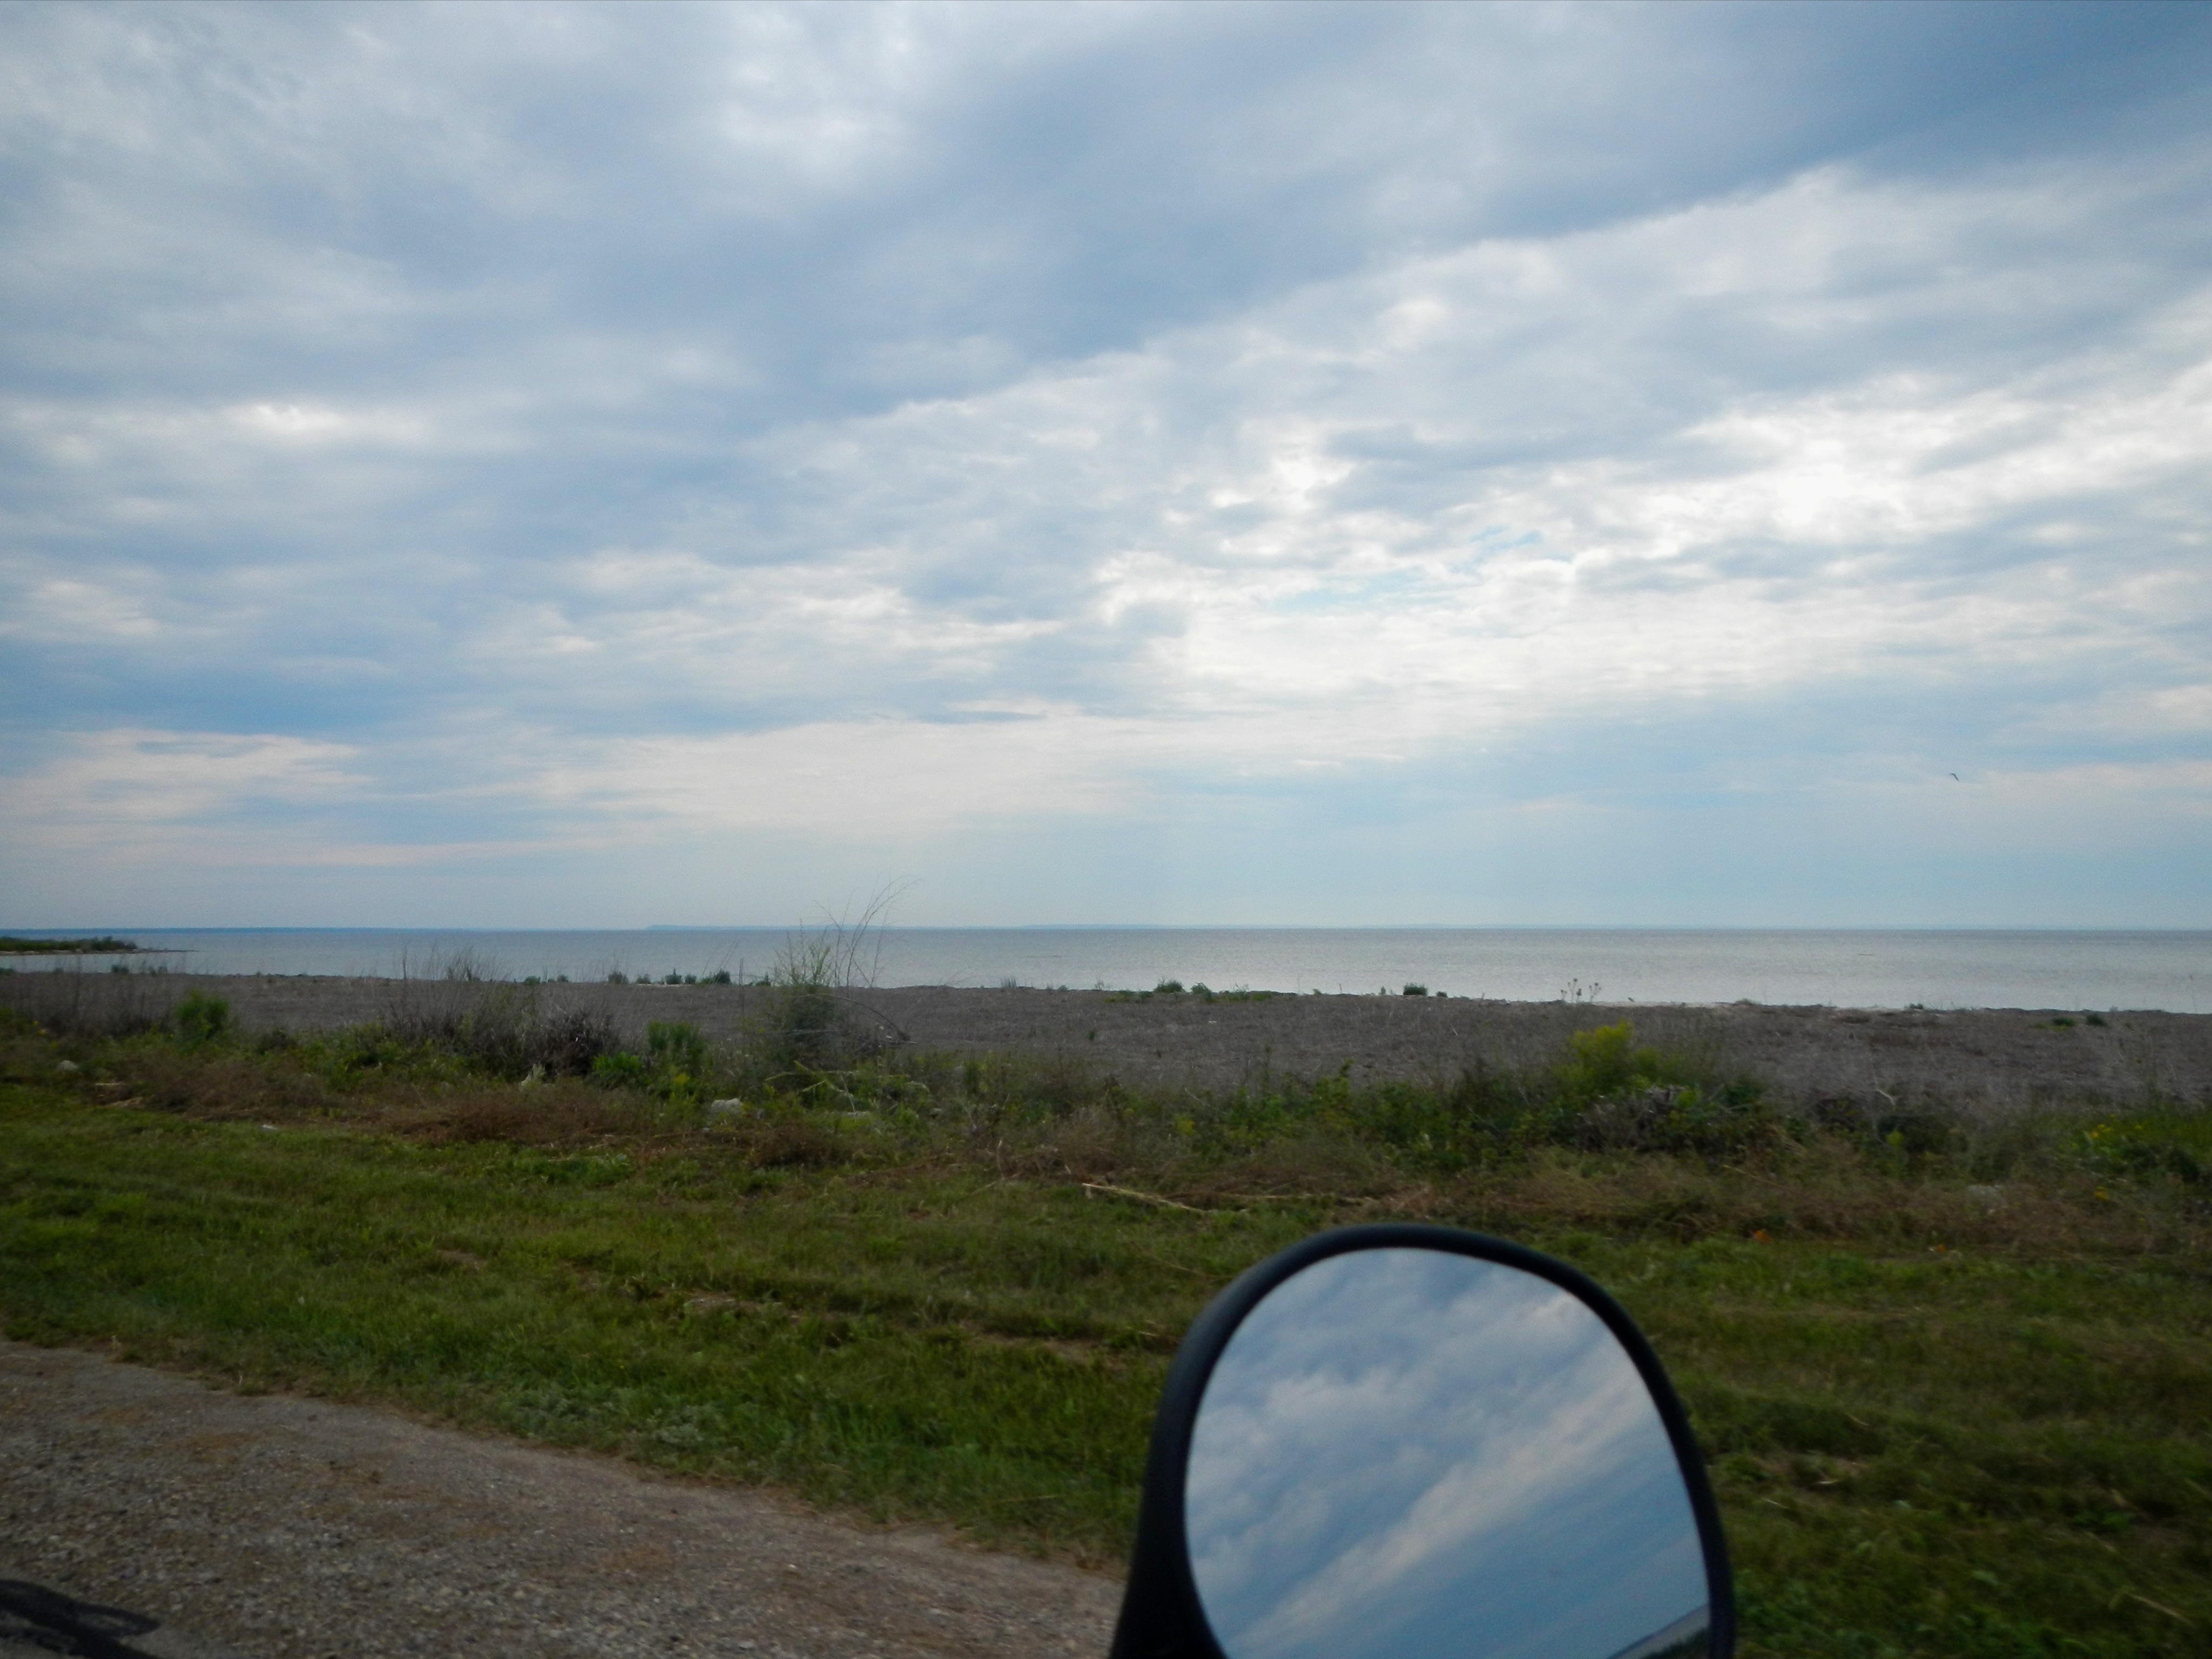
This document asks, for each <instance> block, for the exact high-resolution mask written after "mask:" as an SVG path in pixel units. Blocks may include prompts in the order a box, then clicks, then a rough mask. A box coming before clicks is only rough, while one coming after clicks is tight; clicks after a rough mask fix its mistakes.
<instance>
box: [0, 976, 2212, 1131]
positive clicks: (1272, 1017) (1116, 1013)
mask: <svg viewBox="0 0 2212 1659" xmlns="http://www.w3.org/2000/svg"><path fill="white" fill-rule="evenodd" d="M195 990H197V991H205V992H210V993H213V994H216V995H220V996H222V997H223V998H225V999H227V1000H228V1002H229V1003H230V1005H231V1008H232V1010H233V1012H234V1017H235V1018H236V1019H237V1020H238V1022H239V1024H240V1025H241V1026H242V1027H243V1028H244V1029H246V1030H248V1031H252V1032H260V1031H267V1030H279V1029H281V1030H290V1031H294V1032H308V1031H317V1030H334V1029H338V1028H342V1027H345V1026H349V1025H356V1024H363V1023H366V1022H369V1021H376V1020H383V1021H387V1022H404V1021H407V1020H410V1019H415V1018H422V1017H423V1016H425V1015H435V1014H438V1013H441V1012H465V1011H466V1010H467V1009H470V1008H471V1007H478V1006H483V1005H484V1004H486V1003H487V1002H488V1001H489V1000H493V999H514V998H525V999H528V1000H531V1002H532V1004H533V1005H534V1006H535V1007H536V1008H537V1010H538V1012H544V1013H550V1012H556V1011H559V1010H562V1009H569V1008H582V1009H589V1010H592V1011H593V1012H597V1013H599V1014H602V1015H604V1016H605V1017H606V1018H609V1019H611V1021H613V1023H614V1024H615V1025H616V1027H617V1029H618V1030H621V1031H622V1032H623V1033H624V1034H625V1036H627V1037H628V1038H629V1040H631V1041H634V1042H642V1040H643V1036H644V1031H645V1027H646V1025H647V1023H648V1022H649V1021H653V1020H681V1021H686V1022H689V1023H690V1024H694V1025H696V1026H697V1027H698V1029H699V1030H701V1031H702V1032H703V1033H705V1035H706V1036H708V1038H709V1039H711V1040H714V1041H720V1042H732V1041H738V1040H741V1039H742V1038H743V1037H744V1036H745V1034H746V1032H747V1031H748V1030H749V1029H750V1028H751V1027H752V1026H753V1025H754V1024H756V1023H757V1020H758V1018H760V1016H761V1015H762V1014H763V1012H764V1009H765V1006H766V999H767V996H768V994H767V993H765V992H763V991H760V990H757V989H753V988H750V987H744V986H720V985H635V984H631V985H604V984H573V985H572V984H553V985H542V986H529V985H512V984H484V983H469V982H452V981H435V980H430V981H424V980H388V979H326V978H311V977H305V976H302V977H270V976H256V975H238V976H216V975H182V974H131V975H124V974H117V975H106V974H74V973H68V972H64V973H59V974H55V973H46V972H39V973H27V974H20V975H9V976H5V977H0V1005H5V1006H12V1007H15V1008H19V1009H21V1010H22V1011H23V1012H27V1013H30V1014H33V1015H34V1016H36V1017H39V1018H63V1017H68V1016H70V1015H72V1014H74V1015H76V1016H77V1017H80V1018H82V1017H87V1016H89V1017H91V1018H94V1019H95V1020H100V1019H108V1018H131V1017H138V1018H146V1017H157V1016H159V1015H160V1014H161V1013H162V1012H166V1011H167V1009H168V1008H170V1007H172V1006H174V1004H175V1003H176V1002H177V1001H178V1000H180V999H182V998H183V997H184V996H185V994H188V993H190V992H191V991H195ZM846 1000H847V1001H848V1004H849V1006H850V1009H851V1012H852V1013H853V1016H854V1018H856V1019H857V1020H860V1021H861V1022H863V1023H865V1024H871V1025H872V1026H874V1027H875V1028H876V1029H878V1030H881V1031H882V1032H883V1033H884V1035H885V1036H887V1037H890V1038H891V1039H893V1040H895V1041H896V1042H899V1043H900V1044H902V1046H905V1047H908V1048H914V1049H921V1050H938V1051H942V1052H950V1053H955V1054H969V1053H994V1052H995V1053H1012V1054H1028V1055H1032V1056H1036V1057H1039V1058H1045V1059H1050V1060H1055V1061H1058V1062H1060V1063H1065V1064H1070V1065H1075V1066H1082V1067H1084V1068H1085V1069H1086V1070H1089V1071H1091V1072H1093V1073H1096V1074H1097V1075H1099V1076H1102V1077H1104V1076H1111V1077H1115V1078H1117V1079H1120V1080H1121V1082H1122V1083H1124V1084H1125V1085H1128V1086H1130V1087H1132V1088H1138V1089H1144V1090H1148V1091H1176V1090H1182V1089H1190V1090H1197V1091H1219V1090H1224V1089H1231V1088H1235V1087H1237V1086H1240V1085H1243V1086H1253V1085H1261V1086H1264V1085H1266V1084H1267V1083H1268V1082H1270V1081H1273V1080H1278V1079H1284V1078H1288V1077H1298V1078H1312V1077H1317V1076H1325V1075H1328V1074H1330V1073H1334V1072H1336V1071H1338V1070H1339V1069H1340V1068H1343V1067H1347V1066H1348V1067H1349V1068H1350V1075H1351V1077H1352V1080H1353V1081H1355V1082H1360V1083H1366V1082H1376V1081H1382V1080H1384V1079H1419V1080H1423V1081H1449V1080H1450V1079H1454V1078H1455V1077H1457V1076H1459V1075H1460V1074H1461V1073H1462V1072H1464V1071H1466V1070H1468V1069H1469V1068H1471V1067H1475V1066H1489V1067H1492V1068H1496V1069H1507V1070H1519V1069H1522V1068H1526V1067H1529V1066H1543V1065H1547V1064H1549V1063H1551V1062H1553V1060H1557V1059H1558V1058H1559V1055H1560V1054H1562V1052H1563V1051H1564V1049H1565V1044H1566V1041H1567V1037H1568V1036H1569V1034H1570V1033H1571V1032H1572V1031H1574V1030H1579V1029H1583V1028H1586V1027H1589V1026H1591V1025H1595V1024H1604V1023H1607V1022H1609V1021H1614V1020H1621V1019H1626V1020H1630V1021H1632V1022H1633V1023H1634V1025H1635V1027H1636V1032H1637V1037H1638V1041H1639V1042H1652V1043H1657V1044H1659V1045H1661V1046H1663V1047H1673V1048H1693V1049H1696V1050H1699V1051H1700V1052H1704V1053H1707V1054H1712V1055H1714V1056H1715V1057H1716V1058H1717V1060H1718V1062H1719V1064H1720V1065H1721V1066H1723V1068H1724V1069H1726V1070H1729V1071H1732V1072H1735V1073H1740V1074H1743V1075H1747V1076H1750V1077H1754V1078H1757V1079H1759V1080H1761V1081H1762V1082H1764V1083H1765V1085H1767V1087H1768V1089H1769V1091H1770V1092H1771V1095H1772V1096H1773V1097H1775V1098H1777V1099H1778V1100H1780V1101H1784V1102H1786V1103H1795V1104H1801V1105H1804V1104H1812V1103H1818V1102H1820V1101H1821V1100H1826V1099H1839V1098H1840V1099H1853V1100H1861V1101H1866V1102H1872V1101H1875V1100H1879V1099H1881V1098H1883V1097H1887V1098H1888V1099H1890V1100H1893V1101H1897V1102H1904V1101H1907V1100H1919V1101H1929V1100H1939V1101H1941V1102H1942V1103H1945V1104H1946V1105H1948V1107H1950V1108H1952V1109H1966V1110H1970V1111H1979V1110H1996V1111H2009V1110H2018V1109H2026V1108H2030V1107H2035V1106H2040V1105H2052V1106H2077V1105H2078V1106H2084V1107H2089V1108H2100V1107H2105V1106H2114V1105H2130V1104H2136V1103H2142V1102H2145V1101H2148V1100H2152V1099H2160V1100H2166V1101H2178V1102H2184V1103H2196V1102H2212V1015H2206V1014H2171V1013H2157V1012H2138V1013H2129V1012H2112V1013H2107V1014H2101V1015H2098V1016H2096V1017H2095V1018H2098V1019H2100V1020H2101V1021H2102V1022H2103V1023H2102V1024H2090V1023H2088V1018H2089V1017H2088V1016H2087V1015H2086V1014H2084V1012H2082V1011H2080V1010H2073V1011H2060V1010H2048V1009H2045V1010H2027V1009H1977V1010H1924V1011H1923V1010H1918V1009H1909V1010H1863V1009H1848V1008H1843V1009H1838V1008H1825V1007H1804V1008H1793V1007H1774V1006H1765V1005H1760V1004H1751V1003H1736V1004H1730V1005H1726V1006H1714V1007H1689V1006H1679V1005H1651V1004H1641V1005H1639V1004H1631V1003H1620V1004H1610V1005H1592V1004H1588V1003H1565V1002H1487V1001H1479V1000H1471V999H1464V998H1443V997H1390V996H1271V997H1257V998H1251V999H1249V1000H1243V999H1236V998H1231V997H1216V998H1214V999H1212V1000H1203V999H1200V998H1198V997H1195V996H1188V995H1185V996H1154V997H1149V998H1133V997H1130V996H1127V995H1126V994H1114V993H1109V992H1099V991H1043V990H975V989H969V988H949V987H931V986H908V987H893V988H885V989H877V990H867V991H860V992H854V993H850V994H847V999H846ZM2062 1021H2063V1022H2067V1023H2064V1024H2062V1023H2060V1022H2062Z"/></svg>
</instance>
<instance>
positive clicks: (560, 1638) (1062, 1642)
mask: <svg viewBox="0 0 2212 1659" xmlns="http://www.w3.org/2000/svg"><path fill="white" fill-rule="evenodd" d="M0 1577H9V1578H21V1579H31V1580H35V1581H38V1582H40V1583H44V1584H46V1585H49V1586H52V1587H53V1588H55V1589H60V1590H62V1591H63V1592H64V1593H65V1594H67V1595H72V1596H76V1597H77V1598H79V1599H81V1600H83V1601H93V1602H100V1603H105V1604H108V1605H111V1606H116V1607H125V1608H129V1609H131V1610H132V1611H134V1612H137V1613H143V1614H145V1615H147V1616H149V1617H151V1618H154V1619H156V1620H160V1621H161V1626H162V1627H163V1629H162V1630H161V1631H159V1632H155V1635H154V1636H151V1637H149V1638H143V1645H144V1646H145V1648H146V1650H148V1651H149V1652H153V1651H156V1650H160V1649H161V1648H162V1647H163V1646H164V1638H165V1637H166V1636H167V1632H169V1631H170V1629H171V1628H172V1627H173V1629H174V1630H175V1631H178V1632H191V1633H192V1634H194V1635H197V1636H198V1637H202V1638H214V1640H215V1642H216V1643H218V1644H228V1645H229V1646H230V1647H231V1648H233V1649H234V1650H237V1652H239V1653H240V1654H243V1655H246V1656H250V1659H386V1656H402V1655H406V1656H430V1659H443V1656H456V1659H458V1656H461V1655H484V1654H493V1655H507V1654H514V1655H544V1656H548V1659H568V1656H577V1659H582V1656H594V1659H598V1656H605V1659H629V1656H636V1655H647V1654H652V1655H707V1656H718V1659H720V1656H728V1659H908V1656H913V1659H937V1656H946V1659H951V1656H959V1659H969V1656H974V1659H999V1656H1008V1659H1012V1656H1015V1655H1020V1656H1024V1659H1034V1656H1040V1655H1042V1656H1049V1655H1080V1656H1085V1659H1094V1656H1100V1655H1103V1654H1104V1652H1105V1651H1106V1648H1107V1644H1108V1641H1109V1638H1110V1635H1111V1631H1112V1626H1113V1618H1114V1613H1115V1607H1116V1605H1117V1603H1118V1598H1119V1595H1120V1588H1119V1586H1118V1585H1117V1584H1116V1583H1115V1582H1114V1581H1113V1580H1112V1579H1110V1578H1108V1577H1104V1576H1103V1575H1100V1574H1096V1573H1089V1572H1084V1571H1078V1570H1076V1569H1073V1568H1070V1567H1065V1566H1058V1565H1048V1564H1046V1563H1042V1562H1036V1561H1030V1560H1026V1559H1019V1558H1016V1557H1009V1556H1000V1555H993V1554H987V1553H981V1552H979V1551H975V1550H970V1549H966V1548H963V1547H959V1546H957V1544H955V1543H953V1542H952V1541H950V1540H949V1539H948V1538H947V1537H945V1535H943V1534H939V1533H936V1532H933V1531H927V1530H922V1529H916V1528H905V1529H898V1530H884V1529H868V1528H862V1527H858V1526H854V1525H852V1524H848V1523H847V1522H842V1521H838V1520H836V1519H832V1518H829V1517H825V1516H821V1515H818V1514H815V1513H812V1512H810V1511H808V1510H805V1509H804V1508H802V1507H800V1506H799V1505H798V1504H793V1503H791V1502H789V1501H787V1500H784V1499H781V1498H777V1497H775V1496H774V1495H771V1494H767V1493H763V1492H755V1491H749V1490H739V1489H732V1488H728V1487H718V1486H706V1485H701V1484H696V1483H687V1482H681V1481H674V1480H662V1479H657V1478H654V1477H653V1476H651V1475H648V1474H642V1473H641V1472H639V1471H637V1470H635V1469H633V1468H629V1467H627V1466H625V1465H623V1464H621V1463H618V1462H615V1461H613V1460H611V1459H606V1458H600V1457H593V1456H588V1455H576V1454H571V1453H564V1452H557V1451H549V1450H545V1449H539V1448H536V1447H531V1446H526V1445H521V1444H517V1443H508V1442H503V1441H498V1440H489V1439H481V1438H477V1437H473V1436H470V1435H465V1434H461V1433H459V1432H457V1431H453V1430H450V1429H444V1428H436V1427H431V1426H428V1425H423V1424H420V1423H416V1422H413V1421H410V1420H409V1419H405V1418H402V1417H398V1416H394V1415H391V1414H389V1413H383V1412H379V1411H374V1410H369V1409H367V1408H363V1407H352V1406H343V1405H334V1404H331V1403H330V1402H328V1401H318V1400H308V1399H302V1398H298V1397H295V1396H290V1395H237V1394H231V1393H227V1392H223V1391H222V1390H220V1389H210V1388H208V1387H206V1386H204V1385H203V1384H201V1383H197V1382H193V1381H191V1380H190V1379H188V1378H184V1377H179V1376H170V1375H167V1374H166V1373H162V1372H159V1371H153V1370H144V1369H143V1368H140V1367H137V1366H132V1365H122V1364H111V1363H109V1362H107V1361H106V1360H105V1359H102V1358H100V1357H99V1356H97V1355H94V1354H89V1353H85V1352H77V1351H73V1350H67V1349H46V1348H38V1347H32V1346H25V1345H23V1344H20V1343H7V1342H0ZM169 1650H170V1651H173V1652H174V1653H176V1654H177V1655H179V1659H181V1656H183V1655H184V1654H185V1653H186V1652H187V1651H198V1652H203V1653H206V1652H211V1651H219V1649H218V1650H210V1649H207V1648H200V1649H197V1650H194V1649H192V1648H191V1644H189V1642H185V1643H183V1644H180V1645H175V1646H173V1647H171V1648H169Z"/></svg>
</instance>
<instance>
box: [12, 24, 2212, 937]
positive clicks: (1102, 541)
mask: <svg viewBox="0 0 2212 1659" xmlns="http://www.w3.org/2000/svg"><path fill="white" fill-rule="evenodd" d="M0 353H4V365H5V366H4V372H3V373H0V685H3V686H4V700H0V890H4V893H5V899H4V903H0V909H4V911H5V912H6V914H5V915H0V924H11V925H15V926H55V927H61V926H93V925H103V924H105V925H130V924H136V925H141V926H155V925H160V924H162V923H171V924H177V925H223V924H235V925H285V924H299V925H311V924H332V925H335V924H349V923H351V924H393V925H419V926H447V927H459V926H469V925H483V926H617V927H618V926H631V925H641V924H644V923H649V922H666V921H684V922H701V923H708V922H769V923H779V922H786V921H793V920H796V919H798V918H799V916H801V915H805V914H806V913H808V912H809V911H811V909H812V908H814V907H816V906H818V905H823V904H828V905H830V906H833V907H835V906H836V905H839V904H842V903H843V902H848V900H849V898H850V896H852V895H854V894H858V895H861V896H866V894H867V893H869V892H871V891H873V890H876V889H877V888H878V886H880V885H881V884H884V883H886V882H889V881H895V880H900V879H908V880H910V881H911V883H912V885H911V887H910V888H909V889H908V893H907V896H906V898H905V899H904V901H903V902H902V907H901V911H900V919H901V920H903V921H909V922H916V923H923V922H941V923H1000V922H1043V921H1086V922H1113V921H1122V922H1185V923H1212V922H1218V923H1276V922H1281V923H1292V922H1304V923H1316V924H1328V923H1358V922H1374V923H1389V922H1407V923H1410V922H1462V923H1480V922H1507V923H1599V924H1604V923H1614V924H1646V923H1649V924H1663V923H1683V924H1723V925H1724V924H1755V923H1765V924H1778V925H1789V924H1807V925H1855V924H1869V925H1873V924H1898V925H1943V924H1961V925H2059V926H2091V925H2132V926H2162V925H2191V926H2197V927H2205V926H2212V543H2209V542H2208V534H2209V533H2212V7H2207V6H2203V5H2197V4H2163V5H2151V6H2145V7H2136V6H2130V5H2121V4H2113V5H2086V6H2039V5H2034V4H2018V3H2008V4H2003V5H1998V6H1978V5H1960V6H1951V7H1945V6H1934V5H1909V6H1903V7H1889V6H1881V5H1849V6H1835V7H1826V6H1793V5H1787V4H1776V5H1768V6H1762V7H1742V6H1735V5H1723V6H1716V7H1711V8H1699V7H1697V6H1689V5H1668V6H1663V7H1656V8H1650V9H1644V8H1638V7H1634V6H1617V5H1605V6H1597V7H1590V8H1583V7H1579V6H1574V5H1551V6H1533V7H1521V6H1514V5H1498V6H1463V7H1461V6H1445V5H1422V6H1413V7H1406V8H1402V9H1401V8H1394V7H1391V6H1387V5H1380V4H1371V3H1363V4H1359V5H1356V6H1348V7H1338V6H1333V5H1295V6H1271V5H1208V6H1193V5H1169V6H1148V5H1140V4H1115V5H1080V4H1076V5H1060V6H1045V5H1036V6H1012V5H975V6H958V5H953V6H936V5H927V6H888V7H871V6H865V5H841V6H820V7H814V6H800V7H781V6H774V5H749V6H734V7H717V6H706V5H682V6H669V7H659V6H654V5H648V4H624V5H621V6H607V7H600V6H566V5H535V6H492V5H458V6H437V5H429V6H411V7H398V6H368V7H360V8H356V7H350V6H347V5H343V4H330V5H320V6H314V7H275V6H263V5H252V6H228V5H216V6H191V5H182V4H165V5H159V6H151V7H144V8H141V7H137V6H132V5H100V4H64V5H36V4H24V5H15V6H11V7H9V8H7V9H6V10H5V12H4V14H0Z"/></svg>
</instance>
